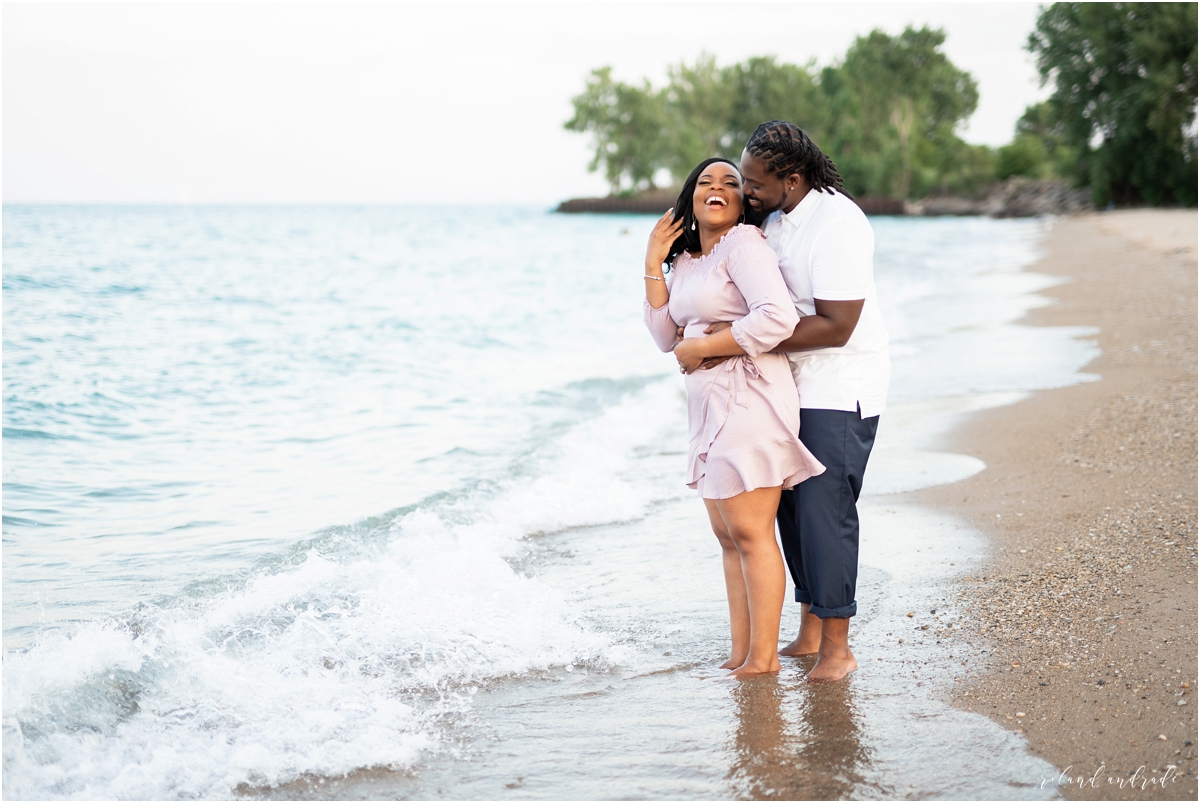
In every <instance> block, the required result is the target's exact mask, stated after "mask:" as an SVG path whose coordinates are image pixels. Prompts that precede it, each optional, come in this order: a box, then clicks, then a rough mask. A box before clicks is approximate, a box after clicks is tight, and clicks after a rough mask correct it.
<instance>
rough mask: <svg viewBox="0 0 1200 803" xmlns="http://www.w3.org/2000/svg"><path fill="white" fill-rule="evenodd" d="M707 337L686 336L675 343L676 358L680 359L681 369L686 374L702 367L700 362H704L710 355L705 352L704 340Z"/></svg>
mask: <svg viewBox="0 0 1200 803" xmlns="http://www.w3.org/2000/svg"><path fill="white" fill-rule="evenodd" d="M707 339H708V338H706V337H685V338H684V339H683V340H680V341H679V342H678V343H677V344H675V359H676V360H678V361H679V370H680V371H682V372H683V373H685V374H690V373H691V372H692V371H695V370H696V369H697V368H699V367H700V363H702V362H704V358H705V357H706V356H708V355H707V354H705V352H704V341H705V340H707Z"/></svg>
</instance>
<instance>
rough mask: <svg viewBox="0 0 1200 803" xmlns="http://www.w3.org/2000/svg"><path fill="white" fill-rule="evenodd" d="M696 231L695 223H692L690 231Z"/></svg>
mask: <svg viewBox="0 0 1200 803" xmlns="http://www.w3.org/2000/svg"><path fill="white" fill-rule="evenodd" d="M695 230H696V221H694V220H693V221H692V231H695Z"/></svg>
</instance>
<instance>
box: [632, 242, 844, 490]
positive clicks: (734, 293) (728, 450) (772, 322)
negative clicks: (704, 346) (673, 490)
mask: <svg viewBox="0 0 1200 803" xmlns="http://www.w3.org/2000/svg"><path fill="white" fill-rule="evenodd" d="M667 290H668V291H669V292H670V294H671V297H670V300H669V301H668V302H667V303H666V304H665V305H664V306H662V307H660V308H658V309H654V308H653V307H651V306H650V304H649V302H647V303H646V305H645V318H646V326H647V327H649V329H650V334H651V335H652V336H653V337H654V342H655V343H657V344H658V347H659V348H660V349H662V350H663V351H671V350H672V349H673V348H674V347H675V332H676V329H677V327H679V326H682V327H684V337H704V330H705V328H707V327H708V325H709V324H712V323H716V322H717V321H730V322H732V323H733V339H734V340H736V341H737V343H738V345H739V346H741V347H742V348H743V349H744V350H745V351H746V355H745V356H740V357H733V358H732V359H729V360H726V361H725V362H723V363H721V364H720V365H718V366H716V367H715V368H709V369H707V370H701V369H698V370H696V371H693V372H692V373H690V374H688V375H687V377H686V380H685V382H686V386H687V398H688V431H689V433H690V441H691V442H690V444H689V448H688V474H687V477H688V480H687V482H688V487H690V488H695V489H696V490H698V491H699V492H700V496H702V497H704V498H705V499H727V498H729V497H731V496H737V495H738V494H740V493H743V492H745V491H751V490H754V489H755V488H770V487H773V486H777V485H781V486H783V487H784V488H791V487H792V486H794V485H796V484H797V483H799V482H802V481H804V480H806V479H808V478H809V477H811V476H813V475H816V474H820V473H821V472H822V471H824V470H825V467H824V466H823V465H821V464H820V463H819V462H818V461H817V459H816V458H815V457H813V456H812V453H811V452H809V451H808V449H806V448H805V446H804V444H802V443H801V442H800V439H799V438H798V437H797V433H798V432H799V431H800V398H799V397H798V396H797V395H796V383H795V381H794V380H793V379H792V371H791V368H789V366H788V361H787V357H785V356H784V355H783V354H772V353H770V351H771V349H773V348H775V347H776V346H778V345H779V344H780V343H781V342H783V340H785V339H786V338H787V337H789V336H790V335H791V334H792V330H794V329H795V328H796V322H797V321H798V320H799V316H798V315H797V314H796V308H795V306H793V304H792V300H791V297H790V296H789V295H788V289H787V285H785V284H784V282H783V276H782V275H781V274H780V273H779V261H778V259H777V257H776V256H775V252H774V251H773V250H771V247H770V246H769V245H767V238H766V235H764V234H763V233H762V232H761V231H759V230H758V229H756V228H755V227H753V226H745V225H742V226H737V227H735V228H733V229H732V230H730V231H729V232H728V233H727V234H726V235H725V236H724V237H723V238H721V241H720V242H719V243H718V244H717V246H716V247H715V248H714V249H713V250H712V252H711V253H709V254H708V255H707V256H703V257H700V258H699V259H694V258H692V256H691V255H689V254H687V253H686V252H685V253H683V254H680V255H679V256H678V257H676V259H675V262H674V265H673V266H672V270H671V272H670V273H668V274H667Z"/></svg>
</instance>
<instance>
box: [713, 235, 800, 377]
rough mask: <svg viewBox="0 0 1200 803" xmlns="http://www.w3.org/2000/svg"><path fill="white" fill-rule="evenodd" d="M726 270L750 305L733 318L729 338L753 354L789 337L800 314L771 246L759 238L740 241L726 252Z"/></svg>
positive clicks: (761, 351)
mask: <svg viewBox="0 0 1200 803" xmlns="http://www.w3.org/2000/svg"><path fill="white" fill-rule="evenodd" d="M728 270H729V277H730V278H731V279H733V283H734V284H735V285H736V286H737V289H738V290H739V291H740V292H741V294H742V298H744V299H746V306H747V307H749V308H750V312H748V313H747V314H746V315H745V317H743V318H741V319H740V320H737V321H734V322H733V339H734V340H735V341H737V344H738V345H739V346H741V347H742V349H743V350H744V351H745V352H746V354H748V355H749V356H751V357H757V356H758V355H759V354H762V353H763V352H766V351H770V350H771V349H773V348H775V347H776V346H778V345H779V344H780V343H782V342H783V341H784V340H786V339H787V338H789V337H791V334H792V332H793V331H794V330H795V329H796V323H797V322H799V320H800V316H799V314H797V312H796V306H795V304H793V303H792V297H791V295H790V294H789V293H788V289H787V285H786V284H785V283H784V281H783V275H782V274H781V273H780V272H779V258H778V257H777V256H776V255H775V252H774V251H773V250H772V249H771V247H770V246H769V245H767V244H766V242H765V241H763V240H761V239H760V240H757V241H751V242H747V243H745V244H743V245H741V246H740V247H739V248H738V249H737V250H735V251H734V252H733V253H731V254H730V255H729V265H728Z"/></svg>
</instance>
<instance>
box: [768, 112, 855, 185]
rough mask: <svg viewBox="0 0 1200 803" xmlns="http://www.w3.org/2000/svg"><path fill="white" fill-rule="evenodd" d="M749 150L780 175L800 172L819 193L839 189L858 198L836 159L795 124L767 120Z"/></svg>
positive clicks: (781, 176) (780, 176) (769, 168)
mask: <svg viewBox="0 0 1200 803" xmlns="http://www.w3.org/2000/svg"><path fill="white" fill-rule="evenodd" d="M746 152H747V153H749V154H750V155H751V156H753V157H755V158H757V159H762V160H763V161H764V162H766V163H767V169H768V170H770V171H771V172H772V173H774V174H775V175H776V176H777V177H779V178H787V177H788V176H790V175H791V174H792V173H799V174H800V175H802V176H804V178H805V180H807V181H808V183H809V184H811V185H812V187H813V189H814V190H816V191H817V192H828V193H829V194H830V195H833V193H834V191H835V190H836V191H838V192H840V193H841V194H842V195H845V196H846V197H847V198H851V199H853V197H854V196H853V195H851V194H850V193H848V192H846V188H845V187H843V186H842V177H841V175H840V174H838V170H837V166H836V165H834V163H833V160H832V159H830V158H829V157H828V156H826V155H825V154H824V153H822V152H821V149H820V148H818V147H817V146H816V144H814V143H813V141H812V140H811V139H809V138H808V134H805V133H804V132H803V131H801V130H800V129H799V128H798V127H797V126H795V125H793V124H792V123H786V122H784V121H783V120H772V121H771V122H769V123H763V124H762V125H760V126H759V127H758V128H756V129H754V133H753V134H751V135H750V141H749V142H747V143H746Z"/></svg>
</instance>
